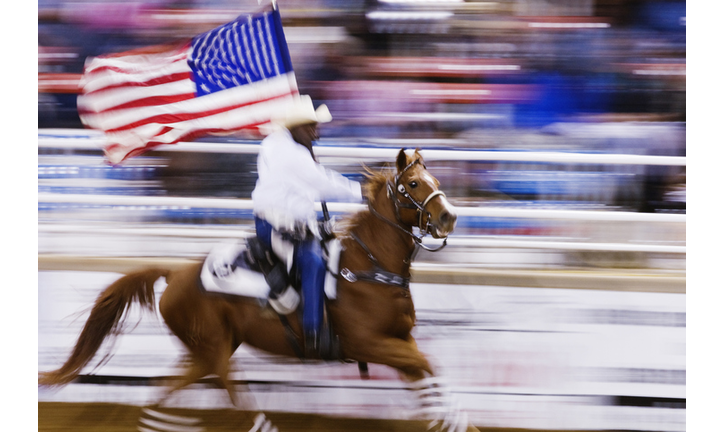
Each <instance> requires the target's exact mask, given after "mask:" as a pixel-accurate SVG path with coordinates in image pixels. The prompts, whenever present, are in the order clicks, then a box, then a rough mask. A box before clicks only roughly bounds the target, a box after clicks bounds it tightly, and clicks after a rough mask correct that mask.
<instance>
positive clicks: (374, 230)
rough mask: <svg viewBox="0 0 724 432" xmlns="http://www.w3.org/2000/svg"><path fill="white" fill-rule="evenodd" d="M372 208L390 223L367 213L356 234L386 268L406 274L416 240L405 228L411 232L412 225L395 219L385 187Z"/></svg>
mask: <svg viewBox="0 0 724 432" xmlns="http://www.w3.org/2000/svg"><path fill="white" fill-rule="evenodd" d="M371 205H372V204H371ZM374 210H376V211H377V213H379V214H380V215H381V216H382V217H384V218H385V219H387V220H388V221H389V222H391V223H392V224H391V223H388V222H385V221H384V220H382V219H380V218H379V217H377V216H375V215H374V214H372V213H371V212H369V213H368V214H367V215H366V217H365V218H364V221H365V222H364V223H363V224H361V225H360V226H358V229H357V230H355V234H356V235H357V236H359V237H360V239H361V240H362V241H363V242H365V244H366V245H367V247H368V248H370V250H371V251H372V254H373V255H374V256H375V258H377V260H378V261H379V262H380V264H381V265H382V267H383V268H384V269H385V270H388V271H391V272H394V273H397V274H401V275H404V276H408V275H409V271H410V264H411V263H410V258H411V256H412V254H413V252H414V250H415V242H414V241H413V239H412V237H411V236H410V235H409V234H407V233H406V232H405V231H408V232H412V227H411V226H409V225H404V224H402V223H401V222H400V221H399V220H397V212H396V210H395V205H394V203H393V202H392V200H391V199H390V198H388V197H387V191H386V189H385V188H382V189H381V190H380V192H378V194H377V196H376V197H375V200H374ZM393 224H396V225H398V226H394V225H393Z"/></svg>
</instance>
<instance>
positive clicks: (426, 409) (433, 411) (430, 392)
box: [401, 371, 479, 432]
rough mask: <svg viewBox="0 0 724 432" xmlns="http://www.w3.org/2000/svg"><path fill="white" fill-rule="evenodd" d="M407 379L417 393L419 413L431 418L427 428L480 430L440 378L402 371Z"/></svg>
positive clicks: (440, 431) (437, 430)
mask: <svg viewBox="0 0 724 432" xmlns="http://www.w3.org/2000/svg"><path fill="white" fill-rule="evenodd" d="M401 375H402V376H403V379H405V381H408V382H410V386H409V389H410V390H411V391H412V392H413V393H414V394H415V396H416V397H417V402H418V409H419V415H420V416H421V417H422V418H423V419H425V420H429V423H428V425H427V429H428V430H430V431H435V432H479V431H478V428H476V427H475V426H473V425H472V424H471V423H470V421H469V420H468V415H467V413H466V412H465V411H463V410H462V409H461V408H460V403H459V402H458V400H457V398H456V397H455V396H454V395H453V394H452V392H451V391H450V388H449V387H448V386H447V384H446V383H445V382H444V380H442V379H440V377H437V376H434V375H431V376H427V377H425V378H422V379H413V377H411V376H409V375H407V374H405V373H404V372H402V371H401Z"/></svg>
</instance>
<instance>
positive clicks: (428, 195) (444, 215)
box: [388, 149, 457, 238]
mask: <svg viewBox="0 0 724 432" xmlns="http://www.w3.org/2000/svg"><path fill="white" fill-rule="evenodd" d="M396 165H397V173H396V175H395V177H394V179H393V180H391V181H390V182H389V183H388V195H389V196H390V197H394V200H395V206H396V207H397V212H398V219H399V220H400V222H402V223H405V224H407V225H410V226H417V227H418V228H420V232H421V233H423V234H425V233H430V234H431V235H432V236H433V237H434V238H445V237H447V236H448V235H449V234H450V233H452V232H453V230H454V229H455V224H456V223H457V213H456V212H455V207H453V206H452V204H450V203H449V202H448V200H447V198H446V197H445V193H444V192H443V191H441V190H440V189H439V187H440V182H439V181H438V180H437V179H436V178H435V177H433V176H432V175H431V174H430V173H429V172H428V171H427V167H426V166H425V162H424V161H423V159H422V155H421V154H420V152H419V151H418V150H417V149H416V150H415V153H414V154H413V155H412V156H408V155H407V153H405V150H404V149H402V150H400V153H399V154H398V155H397V161H396ZM392 182H394V184H393V183H392Z"/></svg>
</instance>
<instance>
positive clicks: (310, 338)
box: [304, 329, 321, 359]
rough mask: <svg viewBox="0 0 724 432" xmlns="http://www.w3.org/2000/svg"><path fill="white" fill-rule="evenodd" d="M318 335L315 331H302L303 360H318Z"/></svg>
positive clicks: (319, 340)
mask: <svg viewBox="0 0 724 432" xmlns="http://www.w3.org/2000/svg"><path fill="white" fill-rule="evenodd" d="M320 342H321V338H320V334H319V332H318V331H317V330H315V329H307V330H305V331H304V358H308V359H313V358H320V357H321V356H320V352H319V348H320Z"/></svg>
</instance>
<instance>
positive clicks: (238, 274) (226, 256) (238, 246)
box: [201, 240, 270, 299]
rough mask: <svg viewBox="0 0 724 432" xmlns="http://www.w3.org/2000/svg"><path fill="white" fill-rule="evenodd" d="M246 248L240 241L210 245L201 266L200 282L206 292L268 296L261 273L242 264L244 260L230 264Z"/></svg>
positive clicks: (262, 297) (263, 297) (267, 289)
mask: <svg viewBox="0 0 724 432" xmlns="http://www.w3.org/2000/svg"><path fill="white" fill-rule="evenodd" d="M246 248H247V246H246V242H245V241H243V240H238V241H234V242H225V243H221V244H219V245H217V246H214V248H213V249H212V250H211V252H209V255H208V256H207V257H206V260H204V265H203V266H202V268H201V285H203V287H204V289H205V290H206V291H208V292H216V293H223V294H230V295H237V296H243V297H254V298H260V299H266V298H267V297H268V296H269V289H270V288H269V285H268V284H267V283H266V280H265V279H264V275H262V274H261V273H259V272H256V271H254V270H251V269H249V268H248V267H246V263H245V262H244V265H241V266H234V265H232V263H234V261H236V258H237V257H238V256H239V254H241V253H242V252H245V251H246Z"/></svg>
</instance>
